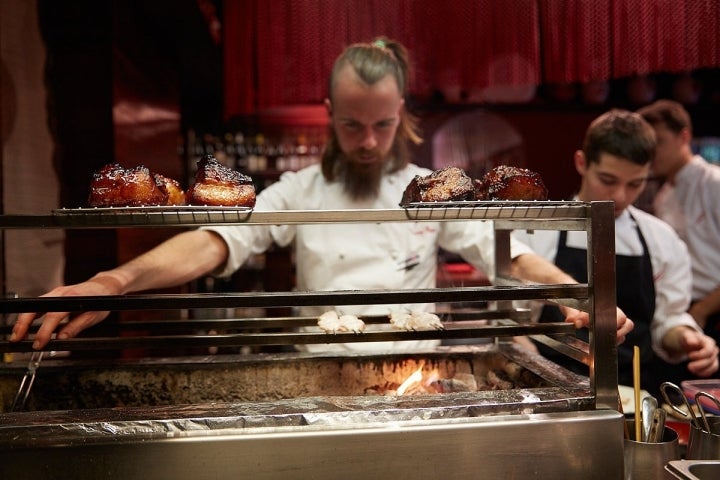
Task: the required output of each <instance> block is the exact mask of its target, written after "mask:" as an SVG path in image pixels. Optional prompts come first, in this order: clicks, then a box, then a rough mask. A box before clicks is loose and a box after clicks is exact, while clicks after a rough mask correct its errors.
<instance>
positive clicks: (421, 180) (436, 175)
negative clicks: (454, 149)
mask: <svg viewBox="0 0 720 480" xmlns="http://www.w3.org/2000/svg"><path fill="white" fill-rule="evenodd" d="M474 198H475V187H474V186H473V182H472V179H471V178H470V177H469V176H468V175H467V174H466V173H465V171H464V170H463V169H461V168H458V167H445V168H443V169H441V170H436V171H434V172H433V173H431V174H430V175H427V176H425V177H421V176H420V175H416V176H415V178H413V179H412V181H411V182H410V184H409V185H408V186H407V187H406V188H405V192H404V193H403V197H402V201H401V203H400V204H401V205H407V204H409V203H414V202H453V201H458V200H473V199H474Z"/></svg>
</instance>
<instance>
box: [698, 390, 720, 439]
mask: <svg viewBox="0 0 720 480" xmlns="http://www.w3.org/2000/svg"><path fill="white" fill-rule="evenodd" d="M701 397H705V398H708V399H710V401H711V402H713V403H714V404H715V408H717V409H718V410H720V400H718V399H717V398H715V396H714V395H712V394H710V393H708V392H703V391H700V392H697V393H696V394H695V405H697V406H698V410H700V416H701V417H702V421H703V426H704V427H705V428H704V431H705V432H707V433H713V434H714V433H716V432H713V431H711V428H710V422H708V419H707V415H706V414H705V408H703V406H702V403H700V398H701Z"/></svg>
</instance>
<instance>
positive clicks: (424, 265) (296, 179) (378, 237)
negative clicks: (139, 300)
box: [209, 164, 530, 351]
mask: <svg viewBox="0 0 720 480" xmlns="http://www.w3.org/2000/svg"><path fill="white" fill-rule="evenodd" d="M429 173H431V170H428V169H425V168H421V167H418V166H416V165H412V164H411V165H409V166H407V167H406V168H404V169H402V170H400V171H399V172H395V173H392V174H386V175H384V176H383V178H382V180H381V184H380V192H379V195H378V196H377V197H376V198H371V199H367V200H357V201H356V200H352V199H351V198H349V197H348V195H347V194H346V193H345V192H344V191H343V186H342V184H341V183H339V182H333V183H328V182H327V181H326V180H325V178H324V177H323V175H322V172H321V170H320V166H319V165H312V166H310V167H308V168H305V169H303V170H300V171H298V172H286V173H284V174H283V175H282V176H281V177H280V180H279V181H278V182H276V183H274V184H272V185H270V186H269V187H268V188H266V189H265V190H263V191H262V192H261V193H260V194H259V195H258V198H257V204H256V206H255V210H256V211H279V210H342V209H388V208H398V205H399V203H400V200H401V199H402V194H403V192H404V190H405V188H406V187H407V185H408V184H409V183H410V181H411V180H412V179H413V178H414V177H415V176H416V175H421V176H425V175H428V174H429ZM209 228H211V229H212V230H214V231H216V232H217V233H218V234H220V235H221V236H222V238H223V239H224V240H225V242H227V244H228V247H229V250H230V256H229V259H228V261H227V264H226V265H225V268H224V270H223V271H222V272H219V275H220V276H227V275H230V274H231V273H233V272H234V271H235V270H237V269H238V268H240V267H241V266H242V264H243V263H244V262H245V260H246V259H247V258H248V256H249V255H250V254H251V253H260V252H263V251H265V250H266V249H267V248H268V247H269V246H270V245H271V244H272V242H273V241H275V242H276V243H277V244H278V245H280V246H286V245H289V244H290V243H291V242H292V241H293V240H294V241H295V249H296V255H295V261H296V275H297V277H296V281H297V290H299V291H329V290H379V289H408V290H414V289H427V288H433V287H435V278H436V277H435V275H436V270H437V253H438V247H442V248H443V249H445V250H447V251H449V252H453V253H457V254H459V255H461V256H462V257H463V258H464V259H465V260H466V261H467V262H469V263H471V264H473V265H474V266H476V267H477V268H479V269H481V270H482V271H483V272H485V273H486V274H487V275H488V277H489V278H493V276H494V251H495V248H494V247H495V245H494V230H493V228H492V224H491V223H490V222H488V221H481V220H471V221H454V222H382V223H348V224H338V223H333V224H317V225H276V226H232V227H209ZM511 252H512V256H513V258H514V257H515V256H517V255H520V254H521V253H527V252H530V250H529V249H528V248H527V246H525V245H522V244H520V243H518V242H517V241H516V240H514V239H513V240H512V242H511ZM334 308H335V307H333V306H330V305H328V306H327V307H303V308H302V309H301V310H300V314H302V315H308V316H317V315H320V314H321V313H323V312H324V311H326V310H329V309H334ZM432 308H433V306H432V305H428V304H418V305H402V306H400V305H361V306H340V307H338V310H340V311H341V312H342V313H351V314H355V315H362V314H364V315H385V314H388V313H389V312H391V311H393V310H397V309H401V310H405V311H407V310H408V309H410V310H415V309H418V310H425V311H427V310H432ZM370 327H373V325H369V326H368V329H370ZM437 344H438V342H437V341H420V342H359V343H351V344H342V345H332V346H328V345H308V346H307V347H308V349H309V350H318V351H328V350H337V349H341V350H344V351H347V350H350V351H353V350H356V351H359V350H389V349H392V350H393V351H399V350H407V349H410V348H418V347H429V346H434V345H437Z"/></svg>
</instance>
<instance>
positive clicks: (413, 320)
mask: <svg viewBox="0 0 720 480" xmlns="http://www.w3.org/2000/svg"><path fill="white" fill-rule="evenodd" d="M390 324H391V325H392V326H394V327H395V328H397V329H400V330H442V329H443V328H444V327H443V324H442V322H441V321H440V317H438V316H437V315H435V314H434V313H430V312H421V311H412V312H403V311H395V312H390Z"/></svg>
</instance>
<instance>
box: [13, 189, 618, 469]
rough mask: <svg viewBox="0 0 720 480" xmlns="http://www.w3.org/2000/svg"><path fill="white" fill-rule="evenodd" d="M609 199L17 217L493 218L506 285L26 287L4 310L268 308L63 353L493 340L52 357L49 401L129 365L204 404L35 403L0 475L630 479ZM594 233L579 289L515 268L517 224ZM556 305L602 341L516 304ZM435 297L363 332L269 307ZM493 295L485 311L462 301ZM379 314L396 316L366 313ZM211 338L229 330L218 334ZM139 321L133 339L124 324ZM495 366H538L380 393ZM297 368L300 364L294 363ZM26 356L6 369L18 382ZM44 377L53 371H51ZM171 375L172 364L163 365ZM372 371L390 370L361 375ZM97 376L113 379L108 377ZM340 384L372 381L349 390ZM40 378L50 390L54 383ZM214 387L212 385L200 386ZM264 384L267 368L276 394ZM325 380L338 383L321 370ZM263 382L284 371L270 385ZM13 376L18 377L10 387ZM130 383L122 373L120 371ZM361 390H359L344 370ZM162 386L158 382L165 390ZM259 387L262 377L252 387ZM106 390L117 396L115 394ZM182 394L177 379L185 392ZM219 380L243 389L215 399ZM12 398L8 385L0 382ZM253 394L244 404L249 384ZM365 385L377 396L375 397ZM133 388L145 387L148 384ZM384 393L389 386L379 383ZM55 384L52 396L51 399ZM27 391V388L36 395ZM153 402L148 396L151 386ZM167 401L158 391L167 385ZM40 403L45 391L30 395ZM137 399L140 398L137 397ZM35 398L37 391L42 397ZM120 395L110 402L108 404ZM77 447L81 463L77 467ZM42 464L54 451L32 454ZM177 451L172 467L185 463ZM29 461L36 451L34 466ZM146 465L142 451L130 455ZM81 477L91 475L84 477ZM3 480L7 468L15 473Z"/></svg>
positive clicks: (90, 223) (155, 328) (54, 223)
mask: <svg viewBox="0 0 720 480" xmlns="http://www.w3.org/2000/svg"><path fill="white" fill-rule="evenodd" d="M612 212H613V209H612V204H611V203H609V202H593V203H580V202H457V203H454V204H442V205H440V204H433V205H432V206H428V205H425V204H422V205H408V206H405V207H404V208H398V209H391V210H358V211H350V212H348V211H321V212H318V211H312V212H306V211H288V212H253V211H249V210H246V209H206V208H172V209H168V208H150V209H77V210H58V211H55V212H53V214H52V215H49V216H40V217H32V216H5V217H2V218H0V227H3V228H122V227H130V226H132V227H137V226H168V225H170V226H196V225H203V224H208V223H225V224H290V223H326V222H330V223H338V222H340V223H349V222H380V221H392V222H397V221H419V222H422V221H451V220H492V221H493V222H494V225H495V229H496V240H497V241H496V243H497V248H496V257H497V270H498V272H499V274H500V275H499V281H498V284H497V285H496V286H493V287H473V288H438V289H432V290H424V291H387V290H384V291H337V292H312V293H309V292H265V293H256V292H254V293H252V294H248V293H234V294H188V295H129V296H123V297H75V298H62V299H60V298H17V299H7V300H4V301H3V302H2V305H1V307H0V313H3V314H6V315H12V314H13V313H17V312H22V311H53V310H62V311H76V310H177V309H204V308H220V309H230V308H239V307H262V308H265V309H267V311H268V312H270V314H268V315H267V316H265V317H262V318H255V317H253V318H222V319H214V320H192V321H191V320H177V321H152V322H151V321H139V322H128V323H127V324H124V325H122V328H123V329H124V330H127V331H128V332H130V331H132V332H134V333H132V336H124V335H123V336H119V337H89V338H80V339H70V340H64V341H59V340H54V341H53V342H52V343H51V344H50V345H49V347H48V350H52V351H68V350H69V351H83V350H116V349H127V348H137V347H141V348H155V349H169V350H172V349H176V348H209V347H242V346H254V345H298V344H311V343H328V342H343V343H346V342H375V341H387V340H396V341H403V340H419V339H441V340H445V341H457V340H468V339H473V340H477V339H480V340H481V341H480V343H481V344H480V345H472V346H459V345H455V346H445V347H439V348H437V349H435V350H432V351H419V352H412V353H404V354H393V355H377V354H354V355H345V356H342V357H340V356H337V355H330V354H328V355H317V354H315V355H311V354H301V353H291V352H286V353H276V354H268V355H259V356H258V355H241V356H226V355H220V356H200V357H197V356H196V357H193V358H188V357H185V358H182V359H180V358H170V357H162V358H155V359H143V360H133V361H119V360H113V361H106V362H100V361H97V360H95V361H93V362H90V363H87V362H86V363H83V362H80V361H77V360H74V359H73V360H68V359H60V360H44V361H43V365H42V366H41V367H40V373H39V375H38V379H37V382H36V385H35V389H36V390H35V391H34V395H35V394H38V395H40V396H41V397H47V396H53V388H52V387H53V386H55V387H58V386H61V385H66V386H67V385H69V386H70V387H69V390H72V389H73V387H72V386H73V385H74V386H75V388H74V389H75V390H78V389H81V386H82V385H83V384H86V383H88V380H87V379H88V378H90V377H88V376H87V375H88V372H92V374H93V375H94V377H93V378H95V379H97V378H105V379H109V378H113V377H114V378H118V377H124V378H125V380H126V383H125V386H127V384H128V382H129V383H132V384H135V385H142V386H143V388H141V389H139V390H141V391H142V390H145V391H146V392H149V391H154V390H152V388H150V387H148V385H150V383H148V382H147V378H149V377H153V376H155V377H158V378H159V379H160V380H159V382H157V383H156V384H155V387H154V388H157V389H158V391H159V390H161V389H162V384H163V382H164V385H165V387H167V386H168V385H169V383H168V382H170V383H172V385H173V387H175V386H177V385H178V379H179V378H186V379H187V378H190V380H189V383H188V385H192V384H195V385H197V384H198V383H200V385H202V387H201V388H200V390H207V391H209V393H210V395H209V396H208V397H204V398H203V400H202V401H199V402H198V401H196V402H188V399H184V400H183V399H182V397H181V396H180V397H179V398H181V400H180V401H177V398H175V399H173V398H171V397H172V395H170V396H167V397H166V398H165V399H164V400H163V399H161V400H157V398H156V399H154V400H153V401H152V402H150V403H154V404H143V400H142V398H143V397H142V395H136V397H132V396H125V397H122V398H123V399H124V400H123V402H124V403H122V405H124V406H123V407H122V408H117V404H116V405H111V406H101V405H94V406H92V407H91V408H71V409H66V410H63V411H58V410H57V409H52V407H50V409H47V408H45V409H42V408H40V409H38V410H35V411H30V412H13V413H4V414H0V473H2V474H3V475H2V476H3V478H13V475H14V474H17V473H18V472H20V471H22V472H23V474H24V475H27V474H34V475H35V476H37V478H54V477H53V476H52V473H49V472H55V473H62V474H63V475H64V476H63V478H76V477H77V478H81V477H82V478H88V475H89V476H91V477H98V478H127V477H128V476H130V475H133V476H136V475H142V476H143V478H218V477H225V476H228V475H235V476H237V475H238V472H242V473H245V474H246V475H247V476H249V477H252V478H277V477H279V476H281V475H282V476H283V477H284V478H286V477H287V476H291V477H295V478H310V477H312V478H337V477H338V476H339V475H343V476H344V477H347V478H365V477H367V476H369V475H372V476H374V477H380V478H385V477H391V476H392V477H397V476H400V477H403V476H412V477H413V478H431V477H435V476H437V475H439V474H441V473H442V474H443V475H446V476H447V475H450V476H451V477H452V478H477V476H478V475H480V476H502V477H503V478H525V477H530V476H540V477H541V478H547V477H553V476H559V475H564V476H569V477H575V478H608V477H609V478H613V477H614V478H619V477H620V476H621V475H622V415H621V414H620V413H618V412H617V411H616V410H615V409H616V408H617V405H618V397H617V376H616V360H615V353H616V348H615V344H614V331H615V300H614V290H615V288H614V267H613V265H614V261H613V259H614V250H613V249H612V245H613V244H614V241H613V238H614V237H613V230H612V225H613V220H612V219H613V217H612ZM516 228H525V229H535V230H539V229H568V230H585V231H587V233H588V239H589V245H590V253H589V255H588V262H589V267H590V268H589V272H591V275H590V278H591V281H590V282H589V283H588V284H580V285H522V284H520V283H518V282H517V281H514V280H513V279H511V278H509V276H508V275H507V272H508V271H509V263H510V259H509V231H510V230H512V229H516ZM529 299H532V300H547V301H552V302H557V303H563V304H568V305H571V306H574V307H577V308H581V309H583V310H585V311H588V312H589V313H590V314H591V318H592V329H591V333H592V334H591V340H590V343H589V344H580V345H578V344H577V342H576V341H573V340H574V336H573V328H572V326H571V325H567V324H562V323H560V324H530V323H528V313H527V312H526V311H523V310H518V309H516V308H514V307H513V301H514V300H529ZM413 302H416V303H424V302H434V303H438V304H443V305H448V306H449V310H448V311H447V312H444V313H443V314H442V315H441V318H442V320H443V326H444V329H443V330H438V331H435V330H433V331H418V332H405V331H380V332H366V333H363V334H354V333H343V334H336V335H328V334H325V333H308V332H297V331H296V329H297V328H298V327H302V326H307V325H313V324H314V323H315V321H316V319H314V318H307V317H286V316H273V315H272V311H273V309H274V308H279V307H297V306H316V305H338V306H340V305H358V304H397V303H413ZM472 302H492V304H493V305H494V308H492V309H490V310H482V311H475V310H474V311H467V310H463V309H459V308H458V309H454V308H452V306H453V305H456V304H460V303H462V304H463V305H466V304H467V303H472ZM364 320H365V321H366V322H367V323H371V324H372V323H384V322H387V317H382V316H380V317H366V318H364ZM210 330H215V331H217V332H219V333H217V334H213V335H210V334H206V333H198V332H208V331H210ZM126 333H127V332H126ZM516 335H530V336H532V337H533V338H536V339H538V340H540V341H543V342H545V343H548V344H551V345H553V346H555V347H557V348H558V349H559V350H560V351H563V352H564V353H566V354H567V355H569V356H571V357H573V358H576V359H579V360H582V361H585V362H586V363H588V364H589V365H590V367H591V375H590V377H589V378H585V377H577V376H575V375H573V374H571V373H570V372H567V371H566V370H564V369H562V368H560V367H558V366H557V365H554V364H552V363H551V362H549V361H547V360H544V359H541V358H539V357H537V356H533V355H529V354H527V353H523V351H522V350H520V349H517V348H516V347H514V346H513V344H512V343H511V342H507V341H505V340H507V339H509V338H510V337H512V336H516ZM30 345H31V344H30V342H20V343H17V344H10V343H9V342H6V341H2V342H0V351H1V352H16V353H18V354H19V353H22V352H29V351H30V350H31V347H30ZM498 361H503V362H508V361H510V362H513V363H515V364H517V365H519V366H520V367H521V369H522V371H523V372H526V375H525V382H524V383H523V382H516V384H515V385H514V387H515V388H512V389H507V390H485V391H474V392H455V393H441V394H435V395H427V394H423V395H413V396H409V397H398V396H394V395H383V394H378V392H377V391H371V390H373V388H372V387H373V386H376V385H377V384H379V383H382V382H391V383H393V384H394V383H396V382H397V380H396V379H395V378H392V379H391V380H388V377H387V376H386V375H385V374H383V373H382V372H386V371H388V370H393V371H394V372H395V373H397V375H398V376H399V377H404V376H406V375H407V371H406V370H405V368H406V367H407V368H410V369H412V368H414V367H415V366H417V365H418V364H421V363H430V364H433V365H438V366H440V367H441V368H440V369H441V371H442V372H443V374H444V375H448V376H449V375H452V374H453V372H455V371H457V369H458V368H460V369H461V370H463V371H468V372H470V373H472V374H473V375H475V376H476V377H477V376H479V375H480V374H481V373H482V372H483V371H486V370H487V369H489V368H491V366H492V365H496V364H497V362H498ZM301 370H303V371H304V372H305V374H304V375H301V376H298V375H297V372H298V371H301ZM22 372H23V370H22V368H19V367H17V366H16V367H15V368H14V371H13V369H12V368H5V369H4V374H3V379H4V380H3V382H4V383H5V385H7V384H8V379H11V380H10V384H11V386H10V387H4V388H6V389H7V390H12V387H13V386H15V387H16V386H17V384H18V383H19V380H20V378H21V376H22ZM46 372H47V373H46ZM159 372H162V373H159ZM368 372H374V374H377V373H378V372H381V375H380V377H375V376H373V375H369V376H368V375H367V373H368ZM102 375H105V376H104V377H103V376H102ZM343 376H344V377H345V380H347V378H354V379H356V380H357V379H358V378H362V380H361V381H359V382H356V383H355V384H354V385H353V388H347V385H344V386H342V388H340V387H339V386H338V385H339V384H342V382H343V381H344V380H343ZM44 377H46V379H47V380H48V383H46V384H44V383H43V382H44V381H45V380H44ZM203 378H204V379H207V383H205V384H203V383H202V380H201V379H203ZM260 378H263V379H265V381H266V382H265V383H267V385H265V386H264V387H262V388H260V389H258V388H256V387H257V386H258V385H260V384H263V382H262V381H259V379H260ZM319 378H322V379H328V378H330V379H332V380H333V382H324V383H322V382H318V381H317V380H318V379H319ZM267 379H272V380H273V381H270V382H269V383H268V382H267ZM13 382H14V384H13ZM120 383H122V382H120ZM350 383H352V382H350ZM94 385H95V386H94V389H95V390H96V391H100V392H101V394H100V395H99V396H100V397H105V398H109V399H114V400H115V401H117V400H118V398H121V397H119V396H118V395H119V394H118V391H119V390H121V389H122V388H123V385H122V384H121V385H118V384H113V382H112V381H111V380H105V382H104V383H103V385H104V387H102V388H101V387H99V386H98V385H99V383H97V384H94ZM157 385H160V387H158V386H157ZM250 385H252V386H250ZM103 388H104V389H103ZM177 390H183V389H182V388H178V389H177ZM213 390H216V391H218V392H225V393H227V392H228V391H232V392H234V393H231V394H228V395H225V396H223V395H222V394H220V395H218V396H216V397H213V396H212V393H213ZM0 391H3V390H0ZM250 391H252V392H253V393H252V395H246V396H244V397H243V395H244V394H243V393H242V392H245V393H247V392H250ZM370 391H371V392H370ZM136 393H137V392H136ZM381 393H382V392H381ZM54 394H55V395H56V396H57V395H58V392H57V390H56V391H55V392H54ZM31 397H32V395H31ZM145 398H148V397H147V396H146V397H145ZM158 398H161V397H158ZM33 401H35V402H37V400H35V399H34V398H31V404H32V402H33ZM133 402H137V403H133ZM37 404H38V405H39V404H40V403H37ZM109 407H115V408H109ZM68 456H72V457H73V458H81V459H85V460H87V463H82V462H81V463H80V464H79V465H82V467H78V469H77V471H75V470H73V469H72V468H71V469H68V465H67V462H66V459H67V458H68ZM38 458H42V459H43V460H42V461H41V462H38V461H37V459H38ZM179 458H182V460H183V461H182V462H180V463H181V464H182V465H180V464H179V463H176V462H175V461H173V459H179ZM31 459H35V460H34V461H33V460H31ZM131 459H132V461H131ZM81 472H82V473H81ZM6 475H7V476H6Z"/></svg>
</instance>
